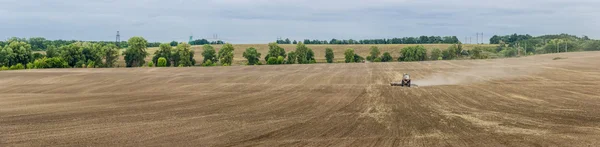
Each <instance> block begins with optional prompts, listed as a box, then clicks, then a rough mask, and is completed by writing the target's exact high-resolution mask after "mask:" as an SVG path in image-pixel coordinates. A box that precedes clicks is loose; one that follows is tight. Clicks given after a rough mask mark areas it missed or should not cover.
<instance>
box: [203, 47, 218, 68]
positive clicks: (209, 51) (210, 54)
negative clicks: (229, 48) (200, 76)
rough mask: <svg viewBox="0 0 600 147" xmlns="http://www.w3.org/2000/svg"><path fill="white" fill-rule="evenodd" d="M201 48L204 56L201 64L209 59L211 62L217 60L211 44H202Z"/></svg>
mask: <svg viewBox="0 0 600 147" xmlns="http://www.w3.org/2000/svg"><path fill="white" fill-rule="evenodd" d="M202 49H203V50H204V51H202V57H203V58H204V59H203V60H202V63H203V64H204V63H205V62H206V61H208V60H210V61H211V62H218V61H219V60H217V52H216V51H215V48H213V47H212V46H211V45H209V44H205V45H204V46H202ZM211 64H212V63H211Z"/></svg>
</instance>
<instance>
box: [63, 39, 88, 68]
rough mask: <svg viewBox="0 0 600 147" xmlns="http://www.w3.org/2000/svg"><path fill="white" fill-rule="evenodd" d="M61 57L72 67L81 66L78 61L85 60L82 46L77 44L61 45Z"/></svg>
mask: <svg viewBox="0 0 600 147" xmlns="http://www.w3.org/2000/svg"><path fill="white" fill-rule="evenodd" d="M59 50H60V57H61V58H62V59H64V60H65V61H66V62H67V64H69V66H70V67H76V66H80V65H81V64H79V65H78V63H81V61H83V62H85V57H84V56H83V54H82V50H81V47H80V46H79V45H77V44H70V45H66V46H61V47H60V48H59Z"/></svg>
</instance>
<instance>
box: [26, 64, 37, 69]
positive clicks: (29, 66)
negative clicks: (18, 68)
mask: <svg viewBox="0 0 600 147" xmlns="http://www.w3.org/2000/svg"><path fill="white" fill-rule="evenodd" d="M34 67H35V66H33V63H31V62H29V63H27V69H33V68H34Z"/></svg>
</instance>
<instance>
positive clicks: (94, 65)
mask: <svg viewBox="0 0 600 147" xmlns="http://www.w3.org/2000/svg"><path fill="white" fill-rule="evenodd" d="M150 62H152V61H150ZM87 68H96V62H94V61H88V64H87Z"/></svg>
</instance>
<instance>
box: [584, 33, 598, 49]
mask: <svg viewBox="0 0 600 147" xmlns="http://www.w3.org/2000/svg"><path fill="white" fill-rule="evenodd" d="M585 37H587V36H585ZM588 40H589V39H588ZM583 50H586V51H598V50H600V41H598V40H592V41H586V42H585V43H584V44H583Z"/></svg>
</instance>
